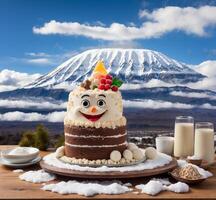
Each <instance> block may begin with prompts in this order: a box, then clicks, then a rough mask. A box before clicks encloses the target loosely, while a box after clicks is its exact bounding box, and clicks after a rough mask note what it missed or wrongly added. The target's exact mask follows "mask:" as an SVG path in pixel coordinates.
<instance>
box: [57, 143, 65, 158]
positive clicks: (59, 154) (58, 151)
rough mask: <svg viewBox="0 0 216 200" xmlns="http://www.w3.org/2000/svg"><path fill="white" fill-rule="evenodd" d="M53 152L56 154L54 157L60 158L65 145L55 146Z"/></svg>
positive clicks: (63, 152)
mask: <svg viewBox="0 0 216 200" xmlns="http://www.w3.org/2000/svg"><path fill="white" fill-rule="evenodd" d="M55 154H56V158H60V157H62V156H64V154H65V147H64V146H61V147H59V148H57V149H56V152H55Z"/></svg>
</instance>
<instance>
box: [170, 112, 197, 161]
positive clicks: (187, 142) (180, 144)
mask: <svg viewBox="0 0 216 200" xmlns="http://www.w3.org/2000/svg"><path fill="white" fill-rule="evenodd" d="M193 151H194V118H193V117H191V116H177V117H176V120H175V134H174V156H175V157H178V158H187V156H192V155H193Z"/></svg>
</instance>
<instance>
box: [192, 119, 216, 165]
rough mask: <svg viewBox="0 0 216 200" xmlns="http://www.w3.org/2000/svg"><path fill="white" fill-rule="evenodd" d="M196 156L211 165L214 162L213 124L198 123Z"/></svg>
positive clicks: (196, 127) (196, 129) (196, 126)
mask: <svg viewBox="0 0 216 200" xmlns="http://www.w3.org/2000/svg"><path fill="white" fill-rule="evenodd" d="M194 155H195V156H196V157H198V158H200V159H203V160H205V161H207V162H208V163H209V164H211V163H213V162H214V125H213V124H212V123H210V122H199V123H196V125H195V146H194Z"/></svg>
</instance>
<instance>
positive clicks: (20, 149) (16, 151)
mask: <svg viewBox="0 0 216 200" xmlns="http://www.w3.org/2000/svg"><path fill="white" fill-rule="evenodd" d="M35 150H36V149H34V148H28V147H17V148H15V149H12V150H11V151H10V152H9V153H8V155H28V154H30V153H34V152H36V151H35Z"/></svg>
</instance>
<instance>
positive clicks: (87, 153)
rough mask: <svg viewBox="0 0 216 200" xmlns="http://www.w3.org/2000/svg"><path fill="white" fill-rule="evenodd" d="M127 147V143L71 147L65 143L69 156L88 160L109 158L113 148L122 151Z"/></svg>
mask: <svg viewBox="0 0 216 200" xmlns="http://www.w3.org/2000/svg"><path fill="white" fill-rule="evenodd" d="M126 148H127V145H126V144H123V145H121V146H116V147H90V148H89V147H87V148H86V147H71V146H69V145H67V144H65V154H66V156H68V157H75V158H85V159H88V160H97V159H109V158H110V153H111V152H112V151H113V150H118V151H120V152H121V153H122V152H123V151H124V150H125V149H126Z"/></svg>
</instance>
